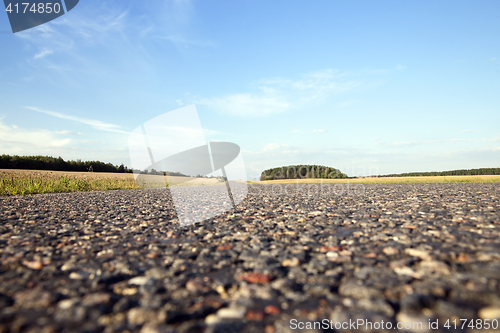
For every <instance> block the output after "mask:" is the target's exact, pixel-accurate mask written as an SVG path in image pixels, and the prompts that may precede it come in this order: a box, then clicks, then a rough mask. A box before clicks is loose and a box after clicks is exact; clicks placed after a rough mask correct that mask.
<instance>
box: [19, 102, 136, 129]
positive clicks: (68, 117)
mask: <svg viewBox="0 0 500 333" xmlns="http://www.w3.org/2000/svg"><path fill="white" fill-rule="evenodd" d="M25 108H26V109H28V110H31V111H35V112H40V113H44V114H46V115H49V116H52V117H56V118H60V119H66V120H70V121H75V122H78V123H81V124H85V125H89V126H92V127H93V128H95V129H97V130H100V131H107V132H115V133H123V134H129V133H128V132H125V131H123V130H120V129H119V128H120V126H119V125H115V124H109V123H105V122H102V121H100V120H94V119H87V118H81V117H75V116H71V115H67V114H63V113H59V112H55V111H47V110H42V109H40V108H37V107H32V106H25Z"/></svg>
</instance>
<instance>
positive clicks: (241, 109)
mask: <svg viewBox="0 0 500 333" xmlns="http://www.w3.org/2000/svg"><path fill="white" fill-rule="evenodd" d="M197 104H202V105H206V106H208V107H210V108H212V109H215V110H217V111H220V112H222V113H226V114H232V115H236V116H263V115H267V114H271V113H281V112H284V111H286V110H288V109H289V108H290V107H291V106H292V105H291V103H290V102H288V101H287V100H286V99H285V98H282V97H280V96H273V95H268V94H263V95H260V96H257V95H252V94H232V95H226V96H222V97H214V98H208V99H207V98H205V99H201V100H199V101H198V102H197Z"/></svg>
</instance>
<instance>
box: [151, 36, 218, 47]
mask: <svg viewBox="0 0 500 333" xmlns="http://www.w3.org/2000/svg"><path fill="white" fill-rule="evenodd" d="M156 37H157V38H160V39H164V40H168V41H170V42H172V43H174V44H176V45H178V46H179V45H194V46H215V43H213V42H211V41H204V40H193V39H187V38H184V37H181V36H156Z"/></svg>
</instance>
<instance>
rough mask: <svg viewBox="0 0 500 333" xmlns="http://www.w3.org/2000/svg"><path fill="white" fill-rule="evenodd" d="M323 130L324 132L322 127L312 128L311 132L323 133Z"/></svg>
mask: <svg viewBox="0 0 500 333" xmlns="http://www.w3.org/2000/svg"><path fill="white" fill-rule="evenodd" d="M323 132H325V130H324V129H315V130H313V133H323Z"/></svg>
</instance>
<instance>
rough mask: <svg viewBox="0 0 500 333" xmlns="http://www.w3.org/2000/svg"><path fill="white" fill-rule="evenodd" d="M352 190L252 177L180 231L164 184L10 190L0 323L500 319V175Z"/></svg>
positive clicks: (8, 327) (99, 328)
mask: <svg viewBox="0 0 500 333" xmlns="http://www.w3.org/2000/svg"><path fill="white" fill-rule="evenodd" d="M315 186H317V184H316V185H315ZM342 186H346V185H345V184H344V185H340V184H339V185H337V187H336V188H334V189H333V190H332V188H328V189H327V190H325V188H323V189H321V188H320V189H319V191H316V190H317V189H318V188H314V187H311V186H309V185H307V184H306V185H301V187H299V188H297V187H295V185H293V186H289V187H287V188H280V187H277V186H265V185H258V186H257V185H256V186H252V187H251V188H250V189H249V194H248V196H247V198H246V199H245V200H244V201H243V202H242V203H240V204H239V205H238V206H237V209H236V210H230V211H229V212H227V213H224V214H223V215H221V216H218V217H216V218H212V219H210V220H207V221H205V222H202V223H198V224H193V225H189V226H184V227H182V226H180V225H179V223H178V219H177V217H176V213H175V209H174V206H173V202H172V199H171V196H170V194H169V191H168V189H161V190H123V191H106V192H85V193H83V192H78V193H63V194H42V195H33V196H25V197H22V196H16V197H2V198H0V265H1V266H0V309H1V310H0V332H46V333H49V332H126V331H128V332H141V333H160V332H207V333H208V332H210V333H215V332H241V333H243V332H266V333H271V332H299V331H301V330H300V329H299V328H300V327H305V328H307V327H311V325H314V324H315V323H318V322H321V323H323V324H325V322H328V323H329V324H333V325H335V323H341V324H342V323H346V322H347V323H348V322H349V320H351V322H352V321H356V320H358V319H363V320H367V321H370V322H371V323H372V324H373V323H379V325H380V323H381V322H382V321H383V322H384V324H385V325H386V326H385V327H386V328H387V323H391V325H393V328H394V327H396V325H397V323H398V322H422V323H423V327H422V329H421V330H416V329H408V330H406V331H408V332H417V331H419V332H430V330H429V329H428V322H429V320H430V321H432V322H435V321H436V320H439V329H438V330H435V331H442V332H453V331H454V332H475V331H479V330H477V328H478V327H477V326H478V325H477V324H476V323H479V322H482V323H484V321H485V320H486V319H488V320H489V323H494V322H495V321H494V320H495V318H497V320H500V203H499V194H500V191H499V190H500V184H484V183H449V184H358V185H357V186H358V187H357V188H352V189H346V188H342ZM202 208H203V207H200V209H202ZM447 319H451V320H453V319H455V320H458V324H459V325H458V327H457V328H456V329H454V328H453V327H452V328H450V329H448V328H444V327H443V324H444V323H445V322H446V320H447ZM460 319H467V324H468V325H469V327H467V326H466V327H463V329H462V327H461V326H462V322H460ZM472 319H474V325H475V326H474V328H472V327H470V324H469V323H470V320H472ZM483 320H484V321H483ZM338 327H339V326H338ZM294 328H297V329H294ZM386 328H384V329H375V328H373V329H370V327H369V326H361V327H357V328H353V327H352V326H350V327H345V325H344V328H340V329H337V330H336V331H340V332H363V331H368V332H370V331H377V332H390V331H395V330H394V329H392V330H388V329H386ZM302 331H303V332H322V331H333V330H330V329H327V328H326V327H324V326H322V328H317V326H316V329H314V328H312V329H304V330H302ZM401 331H405V330H404V329H403V330H401ZM493 331H495V332H498V331H499V329H496V330H493Z"/></svg>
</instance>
